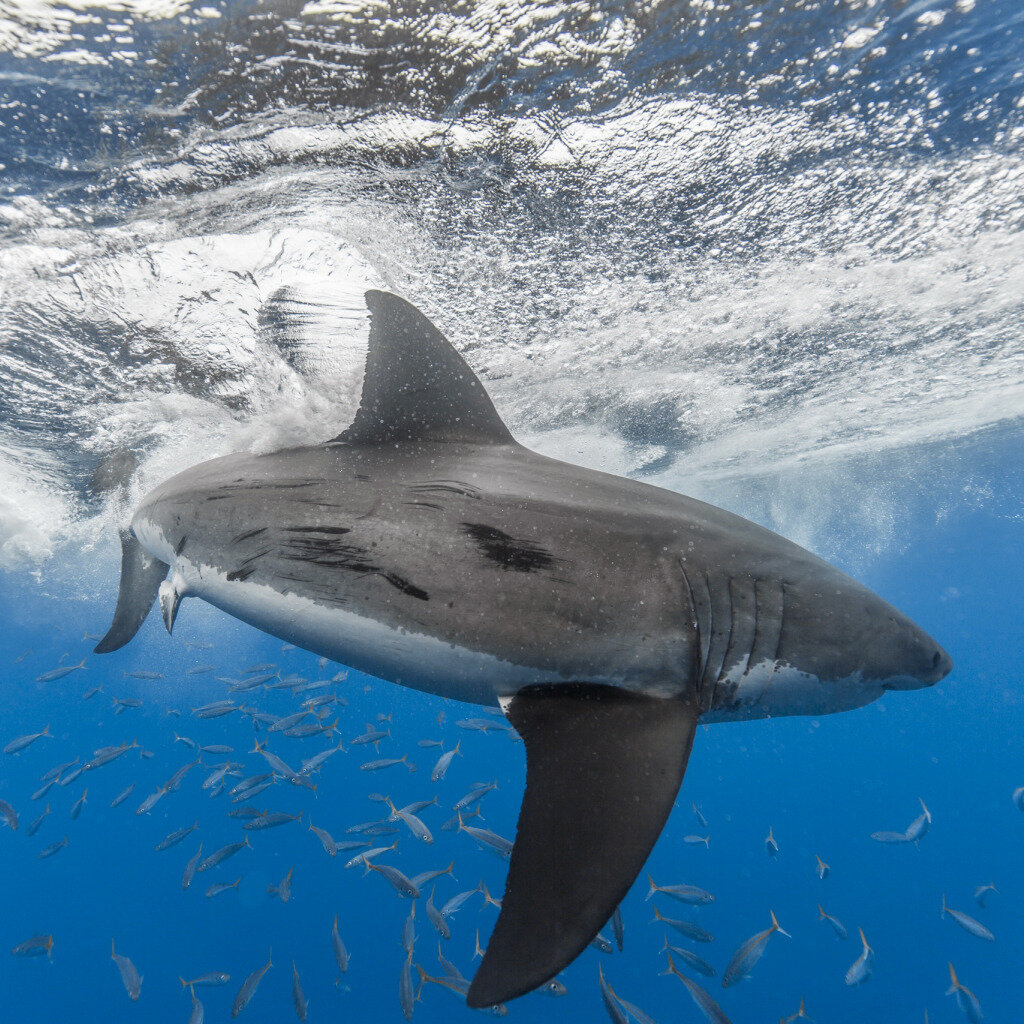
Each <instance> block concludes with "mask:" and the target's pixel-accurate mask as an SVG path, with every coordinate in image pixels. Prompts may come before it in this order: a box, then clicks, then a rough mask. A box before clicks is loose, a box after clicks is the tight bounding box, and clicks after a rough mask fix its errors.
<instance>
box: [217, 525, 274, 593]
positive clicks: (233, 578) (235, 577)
mask: <svg viewBox="0 0 1024 1024" xmlns="http://www.w3.org/2000/svg"><path fill="white" fill-rule="evenodd" d="M257 532H259V533H262V532H263V531H262V530H259V531H257ZM268 553H269V549H268V548H262V549H261V550H259V551H257V552H255V553H254V554H251V555H249V557H248V558H245V559H243V560H242V561H241V562H240V563H239V564H238V568H237V569H232V570H231V572H229V573H228V574H227V579H228V580H229V581H230V582H232V583H235V582H239V583H240V582H244V581H245V580H247V579H248V578H249V577H250V576H251V575H252V574H253V573H254V572H255V571H256V563H257V562H258V561H259V560H260V559H261V558H265V557H266V555H267V554H268Z"/></svg>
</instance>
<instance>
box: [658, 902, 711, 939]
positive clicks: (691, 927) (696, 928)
mask: <svg viewBox="0 0 1024 1024" xmlns="http://www.w3.org/2000/svg"><path fill="white" fill-rule="evenodd" d="M654 919H655V920H656V921H661V923H662V924H667V925H668V926H669V928H674V929H675V930H676V931H677V932H679V934H680V935H683V936H685V937H686V938H688V939H693V941H694V942H714V941H715V937H714V935H712V934H711V933H710V932H707V931H705V930H704V929H703V928H701V926H700V925H699V924H695V923H694V922H693V921H678V920H676V919H674V918H671V917H663V916H662V914H661V911H660V910H658V908H657V907H655V908H654Z"/></svg>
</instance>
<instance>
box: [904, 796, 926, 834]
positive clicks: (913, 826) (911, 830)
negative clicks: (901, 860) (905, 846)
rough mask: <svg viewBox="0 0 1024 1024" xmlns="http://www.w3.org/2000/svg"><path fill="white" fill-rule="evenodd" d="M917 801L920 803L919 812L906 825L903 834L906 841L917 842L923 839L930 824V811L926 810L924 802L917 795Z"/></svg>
mask: <svg viewBox="0 0 1024 1024" xmlns="http://www.w3.org/2000/svg"><path fill="white" fill-rule="evenodd" d="M918 802H919V803H920V804H921V814H919V815H918V816H917V817H916V818H915V819H914V820H913V821H912V822H911V823H910V824H909V825H908V826H907V831H906V833H905V835H906V838H907V842H908V843H917V842H920V841H921V840H922V839H924V837H925V836H926V835H927V834H928V829H929V828H931V824H932V815H931V811H929V810H928V808H927V807H926V806H925V802H924V801H923V800H922V799H921V798H920V797H918Z"/></svg>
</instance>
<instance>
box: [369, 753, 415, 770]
mask: <svg viewBox="0 0 1024 1024" xmlns="http://www.w3.org/2000/svg"><path fill="white" fill-rule="evenodd" d="M408 757H409V755H408V754H403V755H402V756H401V757H381V758H378V759H377V760H376V761H367V762H366V763H365V764H361V765H360V766H359V770H360V771H364V772H379V771H380V770H381V769H383V768H393V767H394V766H395V765H396V764H404V765H405V767H406V768H408V769H409V771H411V772H414V771H416V765H414V764H413V763H412V762H411V761H409V760H408Z"/></svg>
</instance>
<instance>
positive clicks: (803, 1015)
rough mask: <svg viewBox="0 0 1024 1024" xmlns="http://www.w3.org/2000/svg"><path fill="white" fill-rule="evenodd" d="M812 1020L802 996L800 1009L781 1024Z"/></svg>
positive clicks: (785, 1018) (780, 1022)
mask: <svg viewBox="0 0 1024 1024" xmlns="http://www.w3.org/2000/svg"><path fill="white" fill-rule="evenodd" d="M810 1019H811V1018H810V1017H808V1016H807V1008H806V1007H805V1006H804V1000H803V997H802V996H801V997H800V1008H799V1009H798V1010H797V1011H796V1013H793V1014H790V1016H788V1017H784V1018H783V1019H782V1020H781V1021H779V1024H794V1021H798V1020H810ZM924 1019H925V1024H928V1011H927V1010H925V1014H924Z"/></svg>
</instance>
